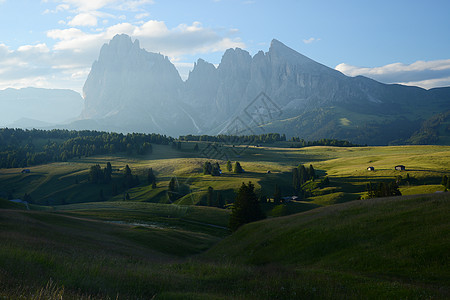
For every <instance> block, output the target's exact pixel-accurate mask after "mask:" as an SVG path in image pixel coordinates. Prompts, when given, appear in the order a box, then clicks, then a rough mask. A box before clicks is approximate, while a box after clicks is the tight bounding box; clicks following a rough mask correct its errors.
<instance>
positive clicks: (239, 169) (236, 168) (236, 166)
mask: <svg viewBox="0 0 450 300" xmlns="http://www.w3.org/2000/svg"><path fill="white" fill-rule="evenodd" d="M233 171H234V173H243V172H244V170H243V169H242V167H241V164H240V163H239V162H238V161H237V162H235V163H234V170H233Z"/></svg>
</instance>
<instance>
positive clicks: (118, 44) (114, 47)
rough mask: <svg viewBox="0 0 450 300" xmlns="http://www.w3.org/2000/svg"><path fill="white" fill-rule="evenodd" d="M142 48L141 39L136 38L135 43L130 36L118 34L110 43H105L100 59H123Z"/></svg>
mask: <svg viewBox="0 0 450 300" xmlns="http://www.w3.org/2000/svg"><path fill="white" fill-rule="evenodd" d="M140 50H141V48H140V45H139V40H135V41H134V43H133V41H132V40H131V37H130V36H128V35H126V34H117V35H116V36H114V38H113V39H112V40H111V41H110V42H109V43H108V44H104V45H103V47H102V49H101V50H100V55H99V58H98V61H99V62H101V61H103V60H105V61H111V60H121V59H123V58H125V57H126V56H129V55H130V54H131V52H135V53H137V52H139V51H140Z"/></svg>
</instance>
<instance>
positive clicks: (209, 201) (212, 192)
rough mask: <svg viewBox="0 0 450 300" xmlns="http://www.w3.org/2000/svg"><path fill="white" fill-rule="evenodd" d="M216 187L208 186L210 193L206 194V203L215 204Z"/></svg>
mask: <svg viewBox="0 0 450 300" xmlns="http://www.w3.org/2000/svg"><path fill="white" fill-rule="evenodd" d="M213 196H214V189H213V188H212V187H210V186H209V187H208V193H207V195H206V205H208V206H214V203H213Z"/></svg>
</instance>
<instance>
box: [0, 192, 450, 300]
mask: <svg viewBox="0 0 450 300" xmlns="http://www.w3.org/2000/svg"><path fill="white" fill-rule="evenodd" d="M449 203H450V201H449V197H448V195H447V194H441V195H434V196H426V197H425V196H422V197H413V198H411V197H410V198H396V199H376V200H363V201H355V202H348V203H344V204H340V205H332V206H328V207H323V208H318V209H314V210H311V211H308V212H304V213H300V214H296V215H292V216H289V217H283V218H272V219H268V220H265V221H261V222H257V223H253V224H249V225H246V226H244V227H243V228H241V229H239V230H238V231H237V232H236V233H235V234H233V235H231V236H230V237H228V238H226V239H224V240H222V241H221V242H219V243H218V244H216V245H215V246H213V247H212V249H211V250H210V251H208V252H206V253H205V254H201V255H200V256H199V255H196V254H197V253H202V252H204V251H205V249H208V248H210V247H211V246H212V245H214V244H215V243H217V241H218V238H217V237H214V236H213V235H210V234H205V233H201V232H193V231H186V230H181V229H179V228H161V227H150V226H146V225H149V224H146V223H145V222H144V223H143V224H130V223H122V224H117V223H111V222H107V220H108V218H109V217H112V218H113V219H114V218H116V217H117V216H116V215H114V216H112V215H109V213H106V214H101V213H99V214H97V213H95V214H94V213H93V212H94V211H95V209H98V212H100V211H101V209H105V210H108V209H109V210H110V213H111V212H112V211H115V210H117V211H118V212H119V214H122V216H123V215H124V214H125V212H124V210H125V208H126V207H124V204H119V203H118V204H117V206H116V207H113V208H108V207H106V206H105V207H103V208H102V206H101V204H100V203H98V204H90V205H92V206H84V204H83V205H74V206H73V207H70V206H65V207H64V211H65V212H64V214H61V213H62V212H58V213H55V212H53V213H50V212H36V211H24V210H5V209H1V210H0V239H1V240H2V243H0V298H2V297H5V298H8V299H11V298H14V299H18V298H24V299H29V298H34V299H56V298H58V299H61V298H62V299H81V298H84V299H152V298H153V299H296V298H305V299H362V298H364V299H380V298H383V299H386V298H389V299H399V298H402V299H446V298H447V299H448V297H449V296H450V287H449V285H448V282H450V274H449V271H448V270H450V268H449V251H448V250H449V249H450V232H449V228H450V226H449V225H450V224H449V221H448V215H449V213H450V207H449ZM144 204H145V203H144ZM104 205H105V204H104ZM150 205H151V204H150ZM128 208H130V211H131V214H130V216H136V212H134V211H133V210H132V209H131V208H132V207H128ZM141 208H142V207H136V209H141ZM142 209H143V210H144V211H145V209H146V208H145V207H144V208H142ZM83 210H85V212H86V213H85V214H84V213H81V212H82V211H83ZM69 211H72V212H73V214H71V215H66V213H68V212H69ZM197 213H200V214H202V213H203V212H202V211H198V212H197ZM89 215H94V217H95V218H96V219H95V220H91V219H87V217H89ZM193 255H194V256H193Z"/></svg>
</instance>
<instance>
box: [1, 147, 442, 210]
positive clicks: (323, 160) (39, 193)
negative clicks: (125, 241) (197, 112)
mask: <svg viewBox="0 0 450 300" xmlns="http://www.w3.org/2000/svg"><path fill="white" fill-rule="evenodd" d="M193 144H194V143H183V147H184V149H186V151H177V150H174V149H172V148H171V147H170V146H161V145H155V147H154V153H153V154H151V155H149V156H136V157H126V156H121V155H116V156H95V157H88V158H82V159H74V160H71V161H69V162H66V163H52V164H47V165H41V166H35V167H31V168H30V169H31V173H30V174H21V172H20V171H21V170H22V169H1V170H0V197H6V196H8V194H9V193H11V194H13V196H14V197H15V198H20V197H22V196H23V195H24V194H25V193H28V194H30V195H31V197H32V199H34V200H35V201H36V202H37V203H38V204H44V205H60V204H70V203H77V202H95V201H98V200H99V195H100V191H101V190H102V192H103V195H104V196H105V197H106V198H107V199H108V200H116V201H121V200H123V199H124V193H123V192H120V193H119V195H117V196H112V185H111V184H109V185H107V184H100V185H94V184H91V183H89V182H88V170H89V167H90V166H92V165H94V164H97V163H98V164H100V165H101V166H102V167H104V166H105V165H106V162H108V161H110V162H111V163H112V165H113V169H121V170H120V171H114V172H113V178H114V180H116V181H117V183H118V185H119V186H121V178H122V176H123V175H122V173H123V171H122V169H123V167H124V166H125V165H126V164H129V165H130V166H131V168H132V170H133V174H137V175H139V176H140V179H141V184H140V185H139V186H138V187H135V188H132V189H129V190H127V192H128V193H129V195H130V197H131V200H133V201H148V202H160V203H167V202H168V200H167V194H166V191H167V186H168V183H169V181H170V179H171V178H172V177H174V176H176V177H177V179H178V182H179V183H180V184H181V185H183V186H188V189H189V190H190V191H191V192H192V193H191V194H189V195H188V196H185V197H183V198H181V199H180V200H179V201H178V202H179V203H178V204H196V203H197V202H199V201H200V200H201V199H203V200H205V199H206V191H207V189H208V186H211V187H213V188H214V190H215V191H220V192H221V194H222V197H223V198H224V200H228V201H230V200H232V199H233V198H234V191H233V190H234V189H237V188H238V187H239V185H240V184H241V183H242V182H246V181H252V182H253V183H255V186H256V188H257V189H261V191H262V193H263V194H265V195H267V196H269V197H271V196H272V195H273V192H274V187H275V184H278V185H279V186H280V187H281V190H282V193H283V196H289V195H292V192H293V190H292V184H291V181H292V175H291V170H292V168H293V167H295V166H297V165H298V164H299V163H302V164H305V165H307V166H308V165H309V164H313V165H314V168H315V169H316V170H317V171H318V174H319V175H320V176H325V175H328V176H329V177H330V181H331V186H330V188H329V190H327V191H321V193H322V192H323V193H324V194H327V195H325V196H323V197H318V198H314V199H311V201H313V202H314V203H316V204H320V205H323V204H333V203H337V202H340V201H348V200H354V199H357V198H359V197H360V196H362V195H363V194H364V191H365V185H366V183H367V182H369V181H371V182H373V183H375V182H378V181H392V180H394V178H395V177H396V176H398V175H400V176H402V177H403V178H404V177H405V176H406V173H408V174H409V175H410V176H411V177H414V178H416V179H418V181H417V182H416V183H414V182H412V183H411V186H414V187H413V189H410V188H411V186H401V187H400V189H401V191H402V192H403V191H405V192H406V194H411V193H429V192H433V191H436V190H439V189H443V187H439V184H440V182H441V178H442V176H443V175H444V174H448V175H450V174H449V173H448V170H449V168H450V165H449V159H448V157H450V147H449V146H397V147H357V148H337V147H307V148H301V149H299V148H277V147H249V148H248V149H246V150H245V151H243V153H242V155H241V157H240V158H239V161H240V162H241V165H242V166H243V168H244V169H245V170H246V172H245V173H243V174H234V173H231V172H227V171H225V170H224V174H223V176H221V177H212V176H210V175H203V172H202V165H203V163H204V162H205V161H206V160H207V159H205V158H200V157H201V155H200V154H199V153H194V152H189V151H190V150H189V149H192V148H193ZM203 146H204V145H203V144H201V147H203ZM285 146H286V147H289V143H286V145H285ZM209 161H215V160H214V159H209ZM219 162H220V164H221V166H222V169H225V162H224V161H219ZM398 164H403V165H405V166H406V168H407V171H406V172H399V171H394V169H393V167H394V166H395V165H398ZM368 166H374V167H375V172H367V170H366V168H367V167H368ZM148 168H153V170H154V172H155V173H156V177H157V181H158V184H157V188H156V189H152V188H151V186H149V185H148V184H147V182H146V174H147V173H146V172H147V170H148ZM268 170H270V171H271V174H267V171H268ZM77 180H78V181H79V183H78V184H76V181H77ZM415 185H418V186H422V185H433V186H434V187H430V186H428V187H426V186H424V187H423V189H422V188H421V187H415ZM331 188H334V189H333V190H331ZM406 190H408V191H406ZM2 194H3V196H2ZM328 194H332V195H328ZM314 196H318V195H314Z"/></svg>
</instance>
